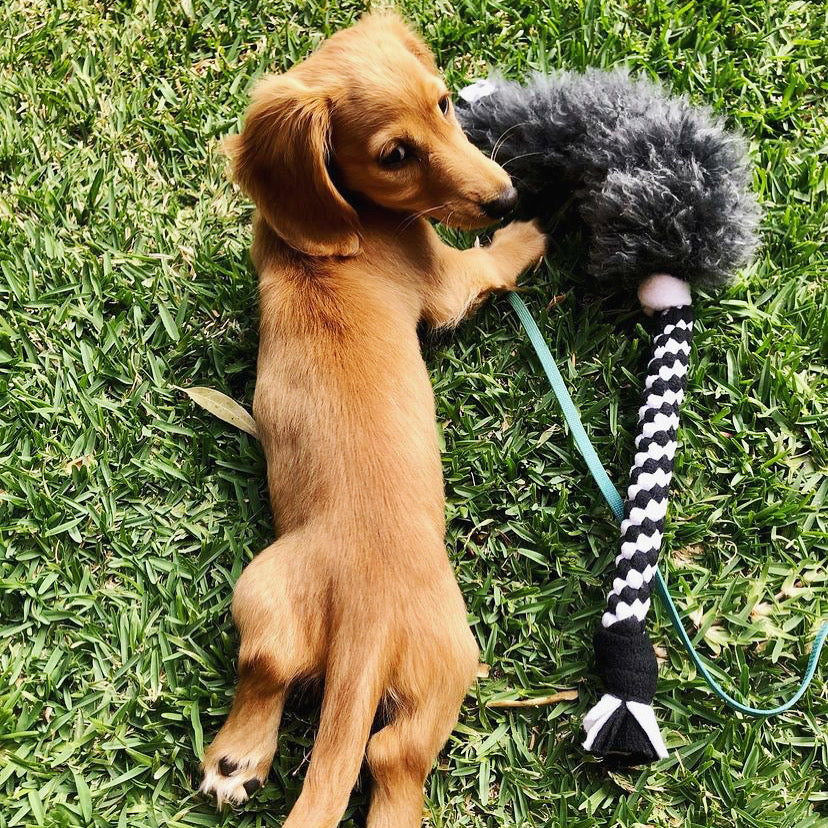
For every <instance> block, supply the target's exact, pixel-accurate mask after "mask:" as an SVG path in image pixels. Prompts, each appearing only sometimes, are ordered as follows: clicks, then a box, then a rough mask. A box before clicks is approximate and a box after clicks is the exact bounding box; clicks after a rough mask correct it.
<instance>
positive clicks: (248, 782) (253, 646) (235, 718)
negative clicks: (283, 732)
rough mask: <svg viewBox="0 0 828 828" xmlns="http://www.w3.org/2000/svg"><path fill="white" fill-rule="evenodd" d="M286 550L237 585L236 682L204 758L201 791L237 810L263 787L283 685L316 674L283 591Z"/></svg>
mask: <svg viewBox="0 0 828 828" xmlns="http://www.w3.org/2000/svg"><path fill="white" fill-rule="evenodd" d="M293 557H294V556H293V555H292V554H291V544H290V542H288V541H287V540H286V539H285V540H281V541H277V542H276V543H275V544H273V545H271V546H270V547H268V548H267V549H266V550H264V551H263V552H261V553H260V554H259V555H257V556H256V558H254V560H253V561H252V562H251V563H250V564H249V565H248V566H247V568H246V569H245V571H244V572H243V573H242V576H241V578H239V581H238V583H237V584H236V588H235V591H234V597H233V617H234V619H235V621H236V626H237V627H238V628H239V632H240V633H241V647H240V652H239V682H238V687H237V690H236V696H235V699H234V701H233V706H232V709H231V711H230V714H229V716H228V717H227V721H226V722H225V723H224V726H223V727H222V728H221V730H220V731H219V734H218V736H216V738H215V740H214V742H213V743H212V744H211V745H210V747H209V748H208V749H207V751H206V754H205V757H204V779H203V782H202V784H201V790H202V791H204V792H209V793H214V794H215V796H216V798H217V799H218V801H219V804H221V803H222V801H224V800H228V801H231V802H236V803H238V802H243V801H245V800H246V799H247V798H248V796H250V794H252V793H253V791H255V790H256V789H257V788H259V787H261V785H263V784H264V781H265V779H266V778H267V774H268V772H269V770H270V765H271V762H272V761H273V754H274V753H275V752H276V747H277V736H278V729H279V723H280V720H281V716H282V710H283V708H284V703H285V695H286V693H287V691H288V689H289V686H290V684H291V683H292V682H293V681H294V680H295V679H297V678H299V677H301V676H306V675H310V674H312V673H313V672H314V670H315V669H316V665H315V664H314V660H315V659H316V660H318V658H319V654H318V653H315V651H314V649H313V648H312V647H311V646H310V643H311V642H310V640H309V636H310V635H311V631H310V629H309V624H308V623H306V622H305V621H303V618H302V615H301V608H300V607H297V606H296V604H297V603H300V602H298V601H297V600H296V599H292V596H290V595H289V594H288V593H287V591H286V583H287V581H288V578H287V577H286V576H287V573H286V572H285V567H287V566H290V561H291V560H292V559H293Z"/></svg>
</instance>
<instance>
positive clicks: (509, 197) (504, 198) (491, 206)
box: [483, 187, 518, 218]
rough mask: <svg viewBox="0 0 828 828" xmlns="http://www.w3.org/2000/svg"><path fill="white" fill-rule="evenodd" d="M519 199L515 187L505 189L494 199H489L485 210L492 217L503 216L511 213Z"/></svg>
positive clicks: (484, 206)
mask: <svg viewBox="0 0 828 828" xmlns="http://www.w3.org/2000/svg"><path fill="white" fill-rule="evenodd" d="M517 200H518V191H517V190H516V189H515V188H514V187H509V188H508V189H506V190H504V191H503V192H502V193H501V194H500V195H499V196H498V197H497V198H496V199H494V201H487V202H486V203H485V204H484V205H483V211H484V212H485V213H486V215H487V216H491V217H492V218H503V216H505V215H507V214H508V213H510V212H511V211H512V210H513V209H514V207H515V204H517Z"/></svg>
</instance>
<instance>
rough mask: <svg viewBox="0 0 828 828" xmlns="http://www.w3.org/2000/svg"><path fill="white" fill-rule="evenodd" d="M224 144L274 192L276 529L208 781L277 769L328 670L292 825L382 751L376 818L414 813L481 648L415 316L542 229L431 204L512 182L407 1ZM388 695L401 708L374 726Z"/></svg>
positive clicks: (375, 822)
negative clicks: (296, 690)
mask: <svg viewBox="0 0 828 828" xmlns="http://www.w3.org/2000/svg"><path fill="white" fill-rule="evenodd" d="M228 140H229V147H228V152H229V154H230V156H231V158H232V159H233V165H234V174H235V177H236V180H237V181H238V183H239V184H240V186H241V187H242V188H243V189H244V190H245V191H246V192H247V193H248V194H249V195H250V196H251V197H252V199H253V200H254V202H255V203H256V206H257V208H258V211H257V216H256V219H255V230H254V236H255V239H254V244H253V260H254V263H255V265H256V268H257V270H258V273H259V291H260V310H261V331H260V344H259V361H258V375H257V383H256V395H255V401H254V405H253V409H254V414H255V417H256V422H257V423H258V428H259V434H260V437H261V441H262V444H263V446H264V450H265V454H266V456H267V464H268V484H269V489H270V498H271V501H272V505H273V513H274V518H275V521H276V525H277V526H278V529H279V533H280V534H279V539H278V540H277V541H276V542H275V543H273V544H272V545H271V546H269V547H268V548H267V549H265V550H264V551H263V552H261V553H260V554H259V555H258V556H257V557H256V558H255V559H254V560H253V561H252V563H251V564H250V565H249V566H248V567H247V568H246V569H245V571H244V572H243V573H242V575H241V577H240V579H239V581H238V583H237V584H236V588H235V594H234V598H233V617H234V620H235V623H236V625H237V627H238V629H239V632H240V635H241V649H240V653H239V683H238V688H237V691H236V696H235V701H234V702H233V707H232V710H231V712H230V715H229V717H228V718H227V721H226V723H225V724H224V726H223V728H222V729H221V731H220V733H219V734H218V736H217V737H216V739H215V741H214V742H213V744H212V745H211V746H210V748H209V749H208V750H207V753H206V756H205V759H204V780H203V783H202V786H201V788H202V790H204V791H209V792H213V793H214V794H215V795H216V797H217V798H218V800H219V802H222V801H224V800H229V801H233V802H242V801H244V800H245V799H246V798H247V797H248V795H249V794H250V793H251V792H252V791H254V790H256V789H257V788H258V787H259V786H260V785H262V784H263V782H264V780H265V778H266V777H267V774H268V771H269V769H270V766H271V762H272V759H273V754H274V751H275V750H276V739H277V730H278V727H279V720H280V717H281V714H282V708H283V705H284V700H285V694H286V692H287V691H288V689H289V688H290V686H291V685H292V684H293V683H294V682H297V681H303V680H307V679H309V678H319V679H322V680H323V682H324V699H323V702H322V712H321V719H320V724H319V732H318V735H317V737H316V743H315V745H314V748H313V754H312V757H311V761H310V766H309V768H308V772H307V776H306V778H305V783H304V787H303V790H302V794H301V796H300V797H299V799H298V800H297V802H296V804H295V805H294V807H293V809H292V811H291V812H290V815H289V817H288V819H287V821H286V822H285V826H286V828H331V826H335V825H337V824H338V823H339V821H340V819H341V818H342V814H343V812H344V810H345V808H346V807H347V804H348V798H349V795H350V792H351V789H352V788H353V786H354V783H355V781H356V779H357V776H358V774H359V771H360V766H361V765H362V762H363V759H366V760H367V763H368V767H369V769H370V771H371V774H372V777H373V783H374V784H373V789H372V798H371V805H370V811H369V814H368V823H367V824H368V826H370V828H416V826H419V825H420V823H421V819H422V801H423V783H424V780H425V777H426V775H427V773H428V771H429V769H430V767H431V765H432V763H433V762H434V760H435V757H436V756H437V753H438V751H439V750H440V748H441V747H442V746H443V744H444V743H445V741H446V739H447V738H448V736H449V734H450V732H451V730H452V727H453V726H454V724H455V722H456V720H457V714H458V711H459V708H460V704H461V702H462V700H463V697H464V696H465V694H466V691H467V689H468V688H469V686H470V685H471V683H472V681H473V680H474V678H475V671H476V668H477V663H478V650H477V646H476V643H475V640H474V638H473V636H472V633H471V630H470V629H469V625H468V622H467V619H466V610H465V606H464V603H463V598H462V596H461V594H460V590H459V588H458V586H457V583H456V581H455V579H454V574H453V572H452V568H451V565H450V564H449V561H448V558H447V555H446V550H445V547H444V528H445V527H444V501H443V480H442V468H441V461H440V450H439V447H438V442H437V433H436V428H435V409H434V397H433V394H432V390H431V384H430V382H429V377H428V373H427V372H426V367H425V365H424V363H423V359H422V356H421V353H420V346H419V341H418V339H417V324H418V322H419V321H420V320H425V321H427V322H429V323H431V324H432V325H436V326H451V325H455V324H456V323H457V322H458V321H459V320H461V319H462V318H463V317H464V316H465V315H466V314H468V313H469V311H470V310H471V309H472V308H474V307H475V306H476V305H477V304H478V303H479V302H480V301H481V300H482V298H484V297H485V296H486V295H488V294H490V293H491V292H493V291H501V290H510V289H512V288H514V287H515V280H516V277H517V276H518V274H519V273H520V272H521V271H523V270H524V269H525V268H527V267H528V266H529V265H531V264H533V263H534V262H536V261H537V260H538V259H539V258H540V257H541V256H542V255H543V252H544V236H543V235H542V233H541V232H540V231H539V230H538V229H537V227H536V226H535V225H533V224H529V223H519V224H511V225H509V226H507V227H504V228H503V229H501V230H499V231H498V232H497V233H495V236H494V239H493V241H492V244H491V245H490V246H489V247H486V248H474V249H471V250H466V251H459V250H455V249H453V248H451V247H448V246H447V245H445V244H444V243H443V242H442V241H441V240H440V239H439V237H438V235H437V233H436V232H435V231H434V229H433V227H432V226H431V224H430V223H429V222H428V221H427V218H432V219H437V220H439V221H443V222H445V223H446V224H449V225H451V226H454V227H463V228H476V227H482V226H485V225H488V224H491V223H492V221H493V220H494V219H497V218H500V217H502V216H504V215H505V214H506V213H507V212H509V210H510V209H511V208H512V207H513V206H514V203H515V199H516V193H515V190H514V188H513V187H512V186H511V182H510V179H509V176H508V175H507V174H506V173H505V172H504V171H503V170H502V169H501V168H500V167H499V166H498V165H497V164H495V163H494V162H492V161H490V160H489V159H487V158H486V157H485V156H483V155H482V154H481V153H480V152H479V151H478V150H477V149H475V148H474V147H473V146H472V145H471V144H470V143H469V142H468V141H467V140H466V138H465V136H464V135H463V132H462V131H461V129H460V126H459V125H458V123H457V121H456V119H455V116H454V113H453V110H452V104H451V100H450V98H449V95H448V92H447V91H446V86H445V84H444V83H443V81H442V80H441V78H440V76H439V75H438V73H437V70H436V67H435V65H434V61H433V59H432V57H431V54H430V53H429V51H428V49H427V48H426V46H425V45H424V44H423V43H422V42H421V41H420V40H419V38H418V37H416V36H415V35H414V34H413V33H412V32H411V31H410V30H409V29H408V28H407V27H406V26H405V25H404V23H403V22H402V21H401V20H400V19H399V18H398V17H396V16H394V15H387V14H385V15H369V16H367V17H364V18H362V20H361V21H360V22H359V23H358V24H357V25H355V26H354V27H352V28H350V29H347V30H344V31H342V32H339V33H338V34H336V35H334V36H333V37H332V38H330V39H329V40H328V41H327V42H326V43H325V44H323V45H322V47H321V48H320V49H319V50H318V51H317V52H316V53H315V54H313V55H312V56H311V57H310V58H308V59H307V60H306V61H304V62H303V63H301V64H299V65H297V66H295V67H294V68H293V69H291V70H290V71H289V72H287V73H286V74H283V75H278V76H269V77H266V78H264V79H263V80H262V81H260V82H259V84H258V85H257V86H256V88H255V90H254V92H253V98H252V103H251V106H250V108H249V110H248V112H247V117H246V122H245V125H244V129H243V131H242V133H241V134H240V135H237V136H233V137H232V138H230V139H228ZM380 705H384V706H385V709H388V710H390V711H392V717H391V721H390V722H389V723H388V724H387V725H385V726H384V727H383V728H382V729H381V730H379V731H377V732H376V733H374V734H373V735H371V726H372V722H373V720H374V716H375V713H376V712H377V709H378V707H379V706H380Z"/></svg>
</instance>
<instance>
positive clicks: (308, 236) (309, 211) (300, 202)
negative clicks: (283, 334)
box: [224, 75, 360, 256]
mask: <svg viewBox="0 0 828 828" xmlns="http://www.w3.org/2000/svg"><path fill="white" fill-rule="evenodd" d="M224 146H225V149H226V151H227V153H228V155H229V156H230V158H231V159H232V162H233V172H234V175H235V179H236V181H237V182H238V184H239V186H240V187H241V188H242V189H243V190H244V191H245V192H246V193H247V194H248V195H249V196H250V197H251V198H252V199H253V201H254V202H255V203H256V206H257V207H258V209H259V211H260V212H261V214H262V215H263V216H264V218H265V220H266V221H267V223H268V224H269V225H270V226H271V227H272V228H273V229H274V230H275V231H276V233H277V235H279V236H280V237H281V238H282V239H283V240H284V241H285V242H287V244H289V245H290V246H291V247H293V248H295V249H296V250H299V251H301V252H303V253H307V254H309V255H311V256H353V255H354V254H356V253H357V252H359V247H360V240H359V234H358V228H359V220H358V218H357V214H356V212H355V210H354V209H353V207H351V206H350V204H348V202H347V201H345V199H344V198H343V197H342V195H341V194H340V193H339V191H338V190H337V189H336V187H335V186H334V183H333V181H332V180H331V176H330V174H329V173H328V168H327V160H328V156H329V153H330V102H329V101H328V100H326V99H325V97H324V96H320V95H319V94H317V93H315V92H314V91H313V90H311V89H310V88H309V87H308V86H306V85H305V84H303V83H302V82H301V81H299V80H297V79H295V78H292V77H290V75H273V76H270V77H266V78H264V79H263V80H262V81H260V82H259V84H258V85H257V86H256V88H255V89H254V90H253V97H252V102H251V104H250V108H249V109H248V111H247V117H246V120H245V124H244V129H243V130H242V132H241V134H240V135H234V136H231V137H230V138H228V139H226V140H225V143H224Z"/></svg>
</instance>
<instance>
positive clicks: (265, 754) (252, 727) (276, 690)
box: [200, 658, 287, 806]
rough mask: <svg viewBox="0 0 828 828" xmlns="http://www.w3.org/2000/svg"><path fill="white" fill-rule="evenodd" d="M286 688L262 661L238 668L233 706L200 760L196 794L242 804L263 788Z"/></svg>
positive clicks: (274, 748) (280, 678)
mask: <svg viewBox="0 0 828 828" xmlns="http://www.w3.org/2000/svg"><path fill="white" fill-rule="evenodd" d="M286 692H287V683H286V681H285V679H284V678H283V677H281V676H280V675H279V673H278V672H277V671H275V670H274V668H273V665H271V664H268V662H267V661H266V660H265V659H263V658H259V659H253V660H252V661H248V662H244V663H241V664H240V666H239V683H238V686H237V688H236V696H235V698H234V700H233V707H232V709H231V710H230V715H229V716H228V717H227V721H225V723H224V726H223V727H222V728H221V730H220V731H219V733H218V736H216V738H215V740H214V741H213V743H212V744H211V745H210V747H209V748H208V749H207V752H206V753H205V756H204V779H203V780H202V783H201V788H200V790H201V791H202V792H204V793H212V794H214V795H215V797H216V799H217V800H218V804H219V806H221V804H222V803H223V802H224V801H229V802H235V803H240V802H244V801H245V800H246V799H247V798H248V797H249V796H250V795H251V794H252V793H253V792H254V791H256V790H258V789H259V788H260V787H261V786H262V785H263V784H264V781H265V779H266V778H267V775H268V773H269V771H270V765H271V763H272V761H273V754H274V753H275V752H276V746H277V738H278V731H279V722H280V720H281V717H282V710H283V708H284V703H285V694H286Z"/></svg>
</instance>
